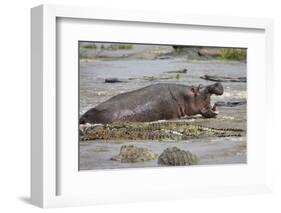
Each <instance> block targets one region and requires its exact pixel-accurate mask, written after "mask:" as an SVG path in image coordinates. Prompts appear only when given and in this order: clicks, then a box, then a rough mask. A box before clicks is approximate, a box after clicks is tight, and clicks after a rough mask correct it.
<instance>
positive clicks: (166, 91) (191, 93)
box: [79, 83, 224, 124]
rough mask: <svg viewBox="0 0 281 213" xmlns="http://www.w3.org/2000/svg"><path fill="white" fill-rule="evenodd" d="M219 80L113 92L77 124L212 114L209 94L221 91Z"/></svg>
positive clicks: (212, 107) (146, 120) (213, 114)
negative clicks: (115, 93)
mask: <svg viewBox="0 0 281 213" xmlns="http://www.w3.org/2000/svg"><path fill="white" fill-rule="evenodd" d="M223 91H224V90H223V86H222V84H221V83H215V84H212V85H207V86H203V85H199V86H197V87H195V86H187V85H181V84H167V83H159V84H153V85H150V86H147V87H144V88H141V89H137V90H134V91H130V92H126V93H122V94H119V95H116V96H114V97H112V98H110V99H109V100H107V101H105V102H103V103H101V104H99V105H97V106H96V107H94V108H91V109H89V110H88V111H87V112H85V113H84V114H83V115H82V116H81V118H80V120H79V122H80V124H86V123H90V124H97V123H100V124H107V123H113V122H123V121H125V122H149V121H157V120H172V119H180V118H182V117H188V116H192V115H196V114H200V115H202V116H203V117H205V118H212V117H215V116H216V115H217V114H218V112H217V111H216V105H215V104H214V105H213V106H212V105H211V96H212V95H213V94H214V95H222V94H223Z"/></svg>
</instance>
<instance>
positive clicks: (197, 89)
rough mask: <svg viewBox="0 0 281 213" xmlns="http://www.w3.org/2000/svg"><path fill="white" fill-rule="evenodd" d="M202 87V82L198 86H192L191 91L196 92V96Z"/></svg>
mask: <svg viewBox="0 0 281 213" xmlns="http://www.w3.org/2000/svg"><path fill="white" fill-rule="evenodd" d="M201 88H203V86H202V84H199V85H198V87H194V86H192V87H191V91H192V92H193V93H194V96H197V95H198V93H199V91H200V89H201Z"/></svg>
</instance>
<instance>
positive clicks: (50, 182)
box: [31, 5, 273, 208]
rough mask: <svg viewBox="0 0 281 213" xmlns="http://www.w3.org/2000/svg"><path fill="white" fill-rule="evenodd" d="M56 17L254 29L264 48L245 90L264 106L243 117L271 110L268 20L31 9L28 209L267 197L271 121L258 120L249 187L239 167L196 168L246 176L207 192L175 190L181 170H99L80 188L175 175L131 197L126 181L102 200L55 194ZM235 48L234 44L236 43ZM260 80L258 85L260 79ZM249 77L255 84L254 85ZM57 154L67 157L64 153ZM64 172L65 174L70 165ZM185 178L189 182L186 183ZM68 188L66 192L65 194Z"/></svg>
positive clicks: (59, 169) (60, 168)
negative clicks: (259, 95)
mask: <svg viewBox="0 0 281 213" xmlns="http://www.w3.org/2000/svg"><path fill="white" fill-rule="evenodd" d="M61 18H63V19H67V20H70V21H71V20H87V21H91V20H99V21H101V22H102V21H118V26H122V23H128V22H129V23H136V24H137V23H143V25H144V26H143V27H145V24H153V25H154V26H158V25H159V26H165V28H167V29H169V28H170V30H173V27H176V26H195V27H201V28H210V29H216V28H217V29H223V30H227V31H229V32H232V31H234V30H256V31H258V32H262V37H261V38H260V39H261V40H260V41H262V42H264V43H263V44H262V45H264V46H263V47H264V48H262V50H263V52H262V53H260V56H261V57H262V63H263V65H264V66H263V67H262V68H260V70H261V71H260V74H257V75H260V77H258V76H257V77H254V76H253V75H251V76H250V77H251V78H252V82H253V83H251V84H250V85H249V87H250V88H249V89H250V91H253V89H254V88H256V89H257V91H260V92H261V93H263V94H264V97H262V99H261V100H262V101H263V100H264V101H263V102H264V103H261V105H260V107H257V109H254V108H253V107H251V104H249V107H251V108H250V109H252V110H251V111H252V112H251V113H250V114H251V115H252V116H255V113H258V112H259V110H262V109H263V108H264V107H265V106H266V107H268V108H272V104H273V100H272V96H271V95H270V92H269V91H270V90H271V89H272V88H273V85H272V82H273V81H272V78H273V59H272V58H273V21H272V20H271V19H256V18H240V17H216V16H203V15H188V14H172V13H171V14H165V13H163V14H161V13H152V12H147V11H121V10H110V9H101V8H85V7H73V6H54V5H41V6H38V7H35V8H32V10H31V26H32V29H31V43H32V45H31V56H32V63H31V69H32V70H31V75H32V76H31V82H32V88H31V90H32V92H31V93H32V94H31V97H32V103H31V112H32V113H31V114H32V115H31V131H32V134H31V139H32V141H31V201H32V203H33V204H35V205H37V206H40V207H43V208H47V207H59V206H76V205H91V204H99V203H116V202H138V201H143V200H165V199H178V198H186V197H198V196H200V197H201V196H213V195H218V196H223V195H233V194H237V195H241V194H252V193H264V192H270V187H271V182H270V180H271V170H270V168H271V166H270V160H268V159H269V157H270V153H268V151H267V152H266V151H265V150H270V131H272V130H271V126H270V125H272V122H271V121H270V117H266V116H264V117H263V118H261V119H263V120H264V122H263V124H261V123H260V124H255V122H252V123H250V124H251V126H252V129H253V130H252V132H254V131H257V132H260V133H258V134H259V135H258V136H259V137H256V138H255V137H251V138H250V139H252V140H253V139H257V140H259V142H260V143H259V144H260V145H259V146H260V148H259V150H258V149H256V151H257V152H258V154H257V155H256V158H253V159H256V160H255V161H257V162H250V165H251V164H253V165H255V164H258V163H259V162H263V164H262V165H261V166H260V167H259V168H258V167H257V166H256V165H255V171H254V172H253V175H258V177H257V178H256V179H255V180H253V181H252V184H250V178H251V176H250V173H252V170H251V169H250V167H247V166H246V167H245V166H244V167H243V166H241V165H240V166H239V167H235V166H225V167H223V166H222V167H201V168H200V169H197V170H196V171H195V170H193V171H189V173H190V172H194V173H197V174H198V175H199V174H202V175H206V174H207V173H208V172H209V173H216V172H217V176H221V174H222V173H224V172H229V174H235V173H236V174H237V173H240V172H241V174H246V175H248V174H249V177H245V178H244V179H245V181H244V180H243V178H236V179H237V181H233V180H231V179H230V180H229V181H228V182H227V181H226V182H222V181H220V183H218V182H216V181H214V182H213V183H214V184H212V183H211V182H210V184H209V185H208V183H205V184H203V185H201V184H200V181H199V180H198V181H197V182H196V181H194V182H192V184H189V185H188V184H186V185H179V184H182V183H184V178H185V175H188V173H186V170H187V169H186V168H161V169H155V168H154V169H136V170H125V171H113V172H112V171H99V172H98V173H97V172H96V173H91V172H84V173H83V178H82V179H79V180H80V181H81V180H84V181H85V182H87V184H89V185H91V183H90V181H89V177H92V176H93V175H96V176H93V177H96V180H99V181H102V180H104V181H108V180H110V179H112V178H119V179H117V180H120V177H121V176H122V175H123V176H124V175H126V176H128V179H129V178H131V179H132V178H133V177H134V176H132V174H131V173H132V172H131V171H133V172H134V174H135V176H137V177H138V178H139V179H140V180H141V177H145V176H146V177H147V176H150V178H151V181H152V182H153V181H155V180H153V177H154V176H155V177H157V178H158V177H159V176H160V175H163V174H164V173H165V172H167V171H171V170H172V171H173V173H174V174H173V173H170V172H167V173H166V174H168V175H167V176H166V177H165V178H164V181H162V182H160V183H158V184H157V186H155V185H153V186H149V187H148V188H146V187H145V186H144V185H145V183H147V182H148V181H149V179H147V178H144V179H143V182H144V184H139V185H140V187H139V188H136V189H135V190H133V189H131V188H132V187H131V184H133V183H131V182H128V186H127V189H124V188H126V186H124V185H122V189H120V188H118V187H117V188H115V189H114V188H113V189H112V188H109V189H106V190H104V191H106V193H102V190H103V189H102V188H100V189H98V187H97V186H95V187H96V193H93V194H91V193H86V191H85V190H87V187H85V186H86V184H85V185H84V188H86V189H85V190H84V191H83V190H81V192H79V193H77V194H76V193H61V192H60V186H59V185H60V184H64V180H65V179H63V178H61V177H60V176H61V175H62V176H66V174H61V173H64V172H66V170H64V165H65V164H63V163H60V162H59V161H60V160H59V159H61V157H60V154H61V150H60V149H61V148H62V147H60V146H58V144H57V140H58V132H57V128H56V127H57V116H58V112H57V107H58V102H59V100H58V95H57V92H58V88H59V87H60V84H61V82H60V80H58V78H57V69H59V68H58V61H57V56H58V53H57V50H58V42H57V36H58V20H59V19H61ZM234 36H235V35H234ZM125 41H126V40H125ZM195 42H196V41H195ZM210 45H211V46H212V45H213V46H214V45H215V43H213V44H212V43H210ZM234 45H235V44H234ZM237 45H239V44H238V43H237ZM76 68H77V67H76ZM252 68H253V67H252ZM262 76H264V77H265V78H262ZM253 78H255V79H256V80H255V81H254V80H253ZM260 82H263V83H264V87H260V88H257V85H258V84H259V83H260ZM253 94H254V92H252V93H249V95H253ZM253 96H254V95H253ZM77 99H78V98H77ZM253 99H254V98H253ZM253 101H254V100H253ZM252 106H253V105H252ZM248 110H249V109H248ZM251 115H250V116H251ZM74 116H75V115H74ZM256 123H257V122H256ZM248 125H249V123H248ZM262 128H264V129H266V130H267V131H264V132H261V131H259V130H260V129H262ZM250 133H251V130H250ZM258 138H260V139H258ZM248 139H249V138H248ZM70 146H74V145H73V143H71V144H70ZM263 148H264V149H263ZM71 149H72V148H71V147H70V148H69V150H71ZM249 149H250V151H251V149H253V150H252V152H253V153H254V152H255V148H251V147H249ZM64 150H65V149H64ZM73 150H75V149H73ZM64 152H67V150H65V151H64ZM70 153H71V151H70ZM66 155H67V154H66ZM253 155H254V154H253ZM68 157H69V156H68ZM68 166H70V167H71V165H68ZM229 167H231V168H229ZM192 169H193V168H192ZM203 170H204V172H203ZM77 172H78V171H77ZM243 172H245V173H243ZM178 175H183V176H182V177H183V178H179V179H178V181H177V182H179V184H178V185H177V184H174V185H173V184H170V183H167V181H166V180H175V179H176V178H177V177H178ZM212 178H213V180H214V179H215V178H216V174H215V175H214V176H212ZM190 179H191V180H193V179H192V178H190ZM198 179H199V178H198ZM115 180H116V179H115ZM62 181H63V183H62ZM75 181H78V179H74V178H73V179H72V178H70V179H69V181H68V185H66V186H67V187H70V188H69V190H66V191H69V192H71V191H79V189H78V188H75V185H76V184H77V182H75ZM120 181H121V180H120ZM165 181H166V183H165ZM209 181H212V180H209ZM104 183H105V182H104ZM104 183H102V182H99V185H101V186H102V185H103V184H104ZM71 184H72V187H73V188H71ZM89 185H88V186H89ZM191 185H192V187H191ZM109 186H110V187H111V186H112V185H111V184H109ZM161 186H163V188H165V186H166V188H165V189H162V188H161ZM79 187H80V186H79ZM81 187H82V186H81ZM112 187H114V186H112ZM82 188H83V187H82ZM141 188H143V190H141ZM111 189H112V191H111V192H110V193H109V190H111ZM148 189H151V191H150V192H149V193H147V194H146V192H145V190H148ZM89 190H92V189H91V186H90V187H89ZM118 190H121V191H118ZM122 190H124V191H122ZM120 193H123V194H122V196H120ZM171 195H172V196H171Z"/></svg>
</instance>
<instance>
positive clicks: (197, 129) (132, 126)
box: [80, 121, 244, 141]
mask: <svg viewBox="0 0 281 213" xmlns="http://www.w3.org/2000/svg"><path fill="white" fill-rule="evenodd" d="M243 131H244V130H242V129H236V128H214V127H207V126H201V125H195V124H191V123H190V122H186V121H157V122H115V123H111V124H89V125H80V140H81V141H86V140H158V141H167V140H168V141H179V140H187V139H189V138H192V137H193V138H194V137H204V136H205V137H208V136H214V137H239V136H242V133H243Z"/></svg>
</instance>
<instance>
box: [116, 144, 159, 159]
mask: <svg viewBox="0 0 281 213" xmlns="http://www.w3.org/2000/svg"><path fill="white" fill-rule="evenodd" d="M156 158H157V154H155V153H154V152H152V151H151V150H149V149H147V148H140V147H136V146H134V145H123V146H121V148H120V153H119V154H118V155H117V156H115V157H112V158H111V160H115V161H120V162H126V163H135V162H143V161H148V160H155V159H156Z"/></svg>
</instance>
